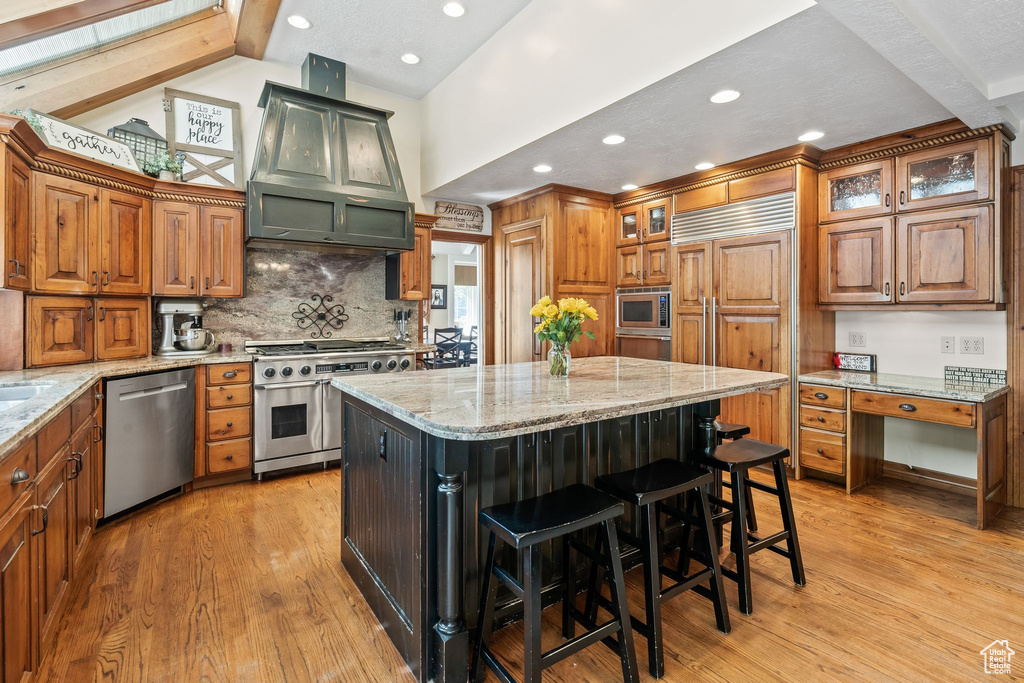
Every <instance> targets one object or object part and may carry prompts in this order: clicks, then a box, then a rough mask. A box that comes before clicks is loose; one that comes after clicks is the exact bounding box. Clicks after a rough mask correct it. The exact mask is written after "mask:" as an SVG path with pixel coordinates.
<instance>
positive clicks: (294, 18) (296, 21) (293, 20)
mask: <svg viewBox="0 0 1024 683" xmlns="http://www.w3.org/2000/svg"><path fill="white" fill-rule="evenodd" d="M288 23H289V24H291V25H292V26H294V27H295V28H301V29H307V28H309V27H310V26H312V25H313V24H311V23H309V19H307V18H306V17H300V16H299V15H298V14H293V15H291V16H290V17H288Z"/></svg>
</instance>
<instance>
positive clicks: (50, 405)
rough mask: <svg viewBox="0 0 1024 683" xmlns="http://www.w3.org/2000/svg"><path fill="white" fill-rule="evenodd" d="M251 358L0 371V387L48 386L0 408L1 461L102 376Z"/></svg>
mask: <svg viewBox="0 0 1024 683" xmlns="http://www.w3.org/2000/svg"><path fill="white" fill-rule="evenodd" d="M251 360H252V356H250V355H249V354H247V353H241V352H233V353H214V354H211V355H209V356H202V357H199V358H180V357H174V356H152V357H150V358H133V359H130V360H114V361H104V362H101V363H82V364H79V365H63V366H58V367H53V368H34V369H31V370H9V371H0V387H3V386H10V385H12V384H19V383H25V382H30V383H34V384H46V385H49V386H48V387H47V388H46V389H44V390H43V391H41V392H40V393H39V394H38V395H36V396H33V397H32V398H30V399H28V400H27V401H23V402H22V403H21V404H20V405H16V406H14V407H13V408H10V409H8V410H3V411H0V461H2V460H3V459H4V458H5V457H6V456H7V455H8V454H9V453H11V452H12V451H13V450H14V448H15V447H16V446H18V445H20V444H21V442H23V441H24V440H25V439H26V438H28V437H30V436H32V434H33V433H35V432H36V430H38V429H39V428H40V427H42V426H43V425H45V424H46V422H47V421H48V420H50V419H51V418H53V417H54V416H56V415H57V414H58V413H60V411H61V410H63V409H64V408H66V407H67V406H69V405H71V404H72V403H73V402H74V400H75V399H77V398H78V397H79V396H81V395H82V394H84V393H85V392H86V391H88V390H89V388H90V387H91V386H92V385H93V384H95V383H96V382H97V381H98V380H100V379H103V378H104V377H118V376H121V375H134V374H136V373H140V372H155V371H158V370H170V369H173V368H185V367H190V366H193V365H210V364H213V363H248V362H249V361H251Z"/></svg>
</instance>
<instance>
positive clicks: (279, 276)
mask: <svg viewBox="0 0 1024 683" xmlns="http://www.w3.org/2000/svg"><path fill="white" fill-rule="evenodd" d="M246 278H247V282H246V295H245V298H243V299H208V300H207V303H208V304H209V308H207V310H206V315H205V316H204V320H203V324H204V326H205V327H206V328H207V329H209V330H211V331H213V333H214V334H215V335H217V341H218V342H219V343H223V342H227V343H230V344H233V345H234V346H235V347H236V349H240V348H241V345H242V344H243V343H244V342H245V341H246V340H249V339H310V338H312V337H311V333H312V332H313V331H314V330H315V328H310V329H306V330H302V329H300V328H299V326H298V324H297V322H296V320H295V319H294V318H293V317H292V313H293V312H294V311H296V310H297V308H298V306H299V304H300V303H302V302H304V301H305V302H309V297H310V296H311V295H312V294H320V295H328V294H329V295H331V296H333V297H334V302H333V304H340V305H342V306H344V307H345V315H347V316H348V319H347V320H346V321H345V325H344V327H343V328H342V329H340V330H331V332H332V337H331V338H339V337H377V336H383V335H390V334H393V333H394V332H395V330H396V326H395V323H394V321H393V319H392V318H393V314H392V312H393V311H394V309H396V308H397V309H399V310H409V311H413V313H411V316H410V322H413V321H415V319H416V313H415V310H416V304H415V303H414V302H407V301H388V300H387V299H385V298H384V254H383V253H380V254H368V255H367V254H341V253H332V252H319V251H286V250H278V249H255V248H250V249H249V250H248V253H247V257H246Z"/></svg>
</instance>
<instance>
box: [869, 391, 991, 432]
mask: <svg viewBox="0 0 1024 683" xmlns="http://www.w3.org/2000/svg"><path fill="white" fill-rule="evenodd" d="M850 403H851V405H852V406H853V410H854V411H856V412H858V413H872V414H874V415H888V416H889V417H904V418H907V419H908V420H921V421H923V422H938V423H940V424H947V425H954V426H957V427H973V426H974V411H975V404H973V403H965V402H963V401H943V400H941V399H935V398H921V397H920V396H900V395H898V394H879V393H875V392H871V391H852V392H850Z"/></svg>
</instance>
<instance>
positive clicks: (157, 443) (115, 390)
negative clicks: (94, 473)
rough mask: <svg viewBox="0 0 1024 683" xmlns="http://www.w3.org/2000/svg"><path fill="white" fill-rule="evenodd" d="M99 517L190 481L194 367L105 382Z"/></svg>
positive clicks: (193, 447)
mask: <svg viewBox="0 0 1024 683" xmlns="http://www.w3.org/2000/svg"><path fill="white" fill-rule="evenodd" d="M106 387H107V389H106V396H107V399H106V411H107V414H106V444H105V446H106V450H105V452H104V472H103V516H104V517H109V516H110V515H113V514H115V513H118V512H121V511H122V510H126V509H128V508H130V507H132V506H133V505H138V504H139V503H141V502H143V501H146V500H149V499H150V498H153V497H155V496H159V495H160V494H161V493H167V492H168V491H171V490H173V489H176V488H179V487H181V486H182V485H183V484H185V483H186V482H189V481H191V480H192V468H193V462H194V451H195V415H196V390H195V389H196V371H195V368H186V369H184V370H170V371H168V372H155V373H152V374H149V375H138V376H136V377H128V378H126V379H115V380H109V381H108V382H107V383H106Z"/></svg>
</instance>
